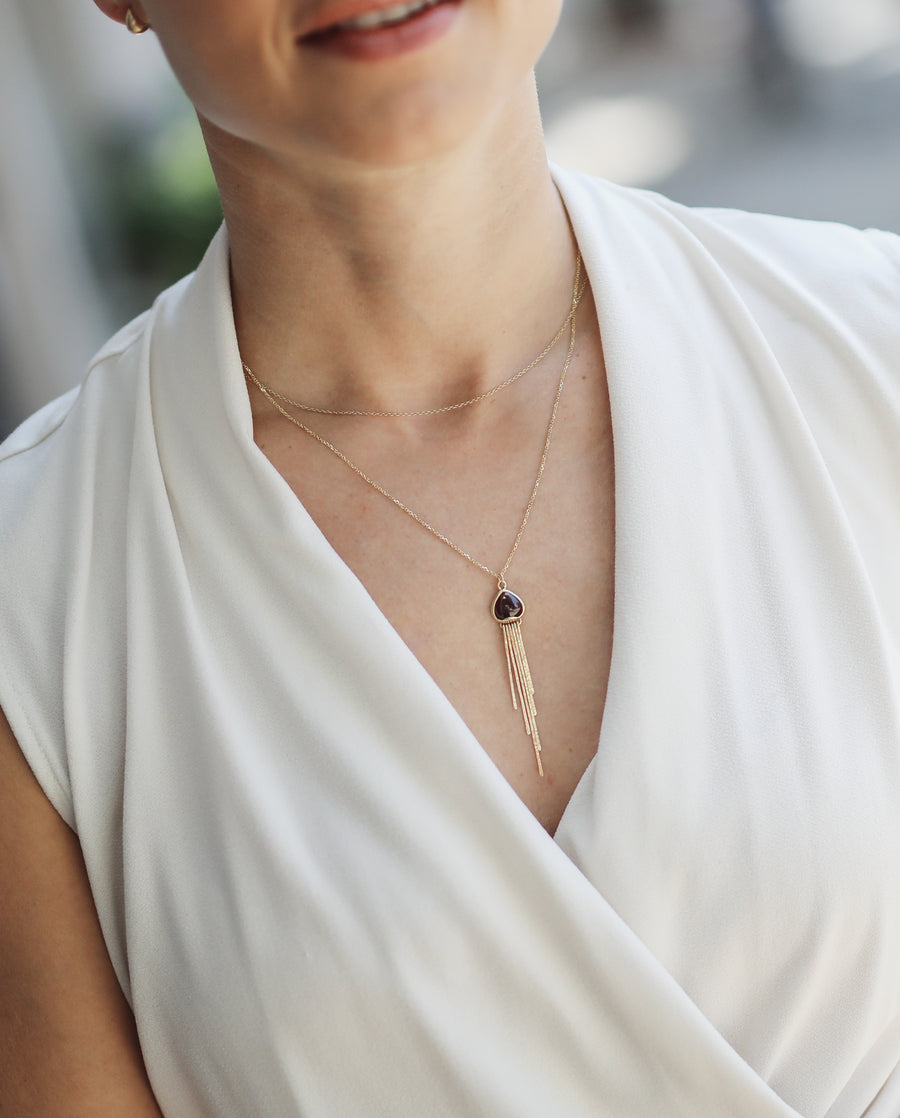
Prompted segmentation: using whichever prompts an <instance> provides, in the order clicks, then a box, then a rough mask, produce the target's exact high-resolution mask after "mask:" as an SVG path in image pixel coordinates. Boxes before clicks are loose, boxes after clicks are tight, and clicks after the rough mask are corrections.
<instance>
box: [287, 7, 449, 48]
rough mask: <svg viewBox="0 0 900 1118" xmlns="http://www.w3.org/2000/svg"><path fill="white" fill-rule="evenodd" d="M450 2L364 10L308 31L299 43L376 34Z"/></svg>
mask: <svg viewBox="0 0 900 1118" xmlns="http://www.w3.org/2000/svg"><path fill="white" fill-rule="evenodd" d="M453 2H454V0H407V2H406V3H399V4H392V5H391V6H390V7H385V8H379V9H377V10H375V11H369V12H363V13H362V14H361V15H358V16H354V17H353V18H352V19H345V20H341V21H340V22H338V23H333V24H331V25H330V26H328V27H323V28H320V29H319V30H317V31H311V32H310V33H309V34H307V35H304V36H303V37H302V39H301V42H304V43H309V44H310V45H315V44H317V43H321V42H323V41H327V40H329V39H335V38H341V37H350V36H352V37H356V36H367V35H376V34H377V33H378V32H380V31H390V30H392V29H394V28H401V27H403V26H404V25H406V24H410V23H412V22H414V21H415V20H417V19H419V18H421V17H422V16H425V15H427V13H429V12H430V11H431V10H432V9H433V8H436V7H438V6H440V5H443V4H448V3H453Z"/></svg>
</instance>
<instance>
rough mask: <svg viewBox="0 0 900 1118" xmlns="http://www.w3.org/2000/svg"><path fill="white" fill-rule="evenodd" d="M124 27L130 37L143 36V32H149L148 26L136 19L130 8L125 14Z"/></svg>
mask: <svg viewBox="0 0 900 1118" xmlns="http://www.w3.org/2000/svg"><path fill="white" fill-rule="evenodd" d="M125 26H126V27H127V28H128V30H129V31H130V32H131V34H132V35H143V34H144V32H145V31H149V30H150V24H149V23H144V21H143V20H141V19H138V17H137V16H136V15H135V14H134V12H133V11H132V10H131V8H129V9H128V11H127V12H126V13H125Z"/></svg>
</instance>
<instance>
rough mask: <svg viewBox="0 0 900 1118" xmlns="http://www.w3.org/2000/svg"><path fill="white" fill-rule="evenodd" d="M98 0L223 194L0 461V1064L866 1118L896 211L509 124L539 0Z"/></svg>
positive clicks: (362, 1103)
mask: <svg viewBox="0 0 900 1118" xmlns="http://www.w3.org/2000/svg"><path fill="white" fill-rule="evenodd" d="M97 2H98V3H99V4H100V6H101V8H102V9H103V10H104V11H105V12H106V13H107V14H108V15H109V16H111V17H112V18H114V19H117V20H119V21H120V22H126V21H127V23H128V25H129V27H130V29H131V30H133V31H138V32H139V31H142V30H145V29H146V28H147V27H148V26H149V27H152V28H153V30H154V32H155V33H156V34H158V35H159V37H160V40H161V42H162V45H163V47H164V49H165V50H166V52H167V54H168V56H169V59H170V61H171V63H172V65H173V67H174V69H175V71H176V73H177V75H178V76H179V78H180V80H181V81H182V83H183V84H184V86H185V89H186V90H187V92H188V94H189V95H190V97H191V98H192V100H193V102H194V104H195V106H196V108H197V111H198V113H199V116H200V119H201V123H202V126H203V130H204V135H205V138H206V141H207V145H208V147H209V151H210V156H211V159H212V162H213V166H214V169H215V172H216V176H217V179H218V182H219V187H220V190H221V195H222V202H223V207H224V211H225V217H226V222H225V224H226V228H227V235H226V233H225V231H224V230H223V232H221V233H220V234H219V236H218V237H217V238H216V240H215V241H214V242H213V245H212V246H211V248H210V250H209V252H208V254H207V256H206V258H205V260H204V261H203V263H202V264H201V266H200V268H199V270H198V272H197V273H196V274H195V275H194V276H193V277H190V278H188V279H187V280H185V281H183V282H182V283H181V284H179V285H177V286H176V287H175V288H174V289H172V290H171V291H170V292H167V293H165V294H164V295H163V296H162V297H161V299H160V300H159V301H158V302H157V304H156V306H155V307H154V308H153V310H152V311H151V312H150V313H149V314H148V315H145V316H143V317H142V318H141V319H139V320H137V321H136V322H135V323H133V324H132V325H131V326H129V327H127V328H126V329H125V330H124V331H123V332H122V333H121V334H120V335H118V336H117V337H116V338H115V339H113V341H112V342H110V343H109V345H108V346H107V347H105V349H104V350H103V351H102V352H101V354H100V355H98V358H97V359H96V360H95V362H94V363H93V365H92V367H91V369H90V371H89V373H88V376H87V378H86V380H85V382H84V385H83V386H82V388H81V390H80V391H79V392H77V393H75V394H72V395H70V396H69V397H66V398H64V399H63V400H62V401H58V402H57V403H56V404H54V405H51V406H50V407H49V408H48V409H45V411H44V412H42V413H40V414H39V415H38V416H36V417H35V418H34V419H32V420H31V421H30V422H29V423H27V424H26V425H25V426H24V427H23V428H21V429H20V430H19V432H17V433H16V434H14V435H13V436H12V438H11V439H10V440H8V442H7V444H6V446H5V448H4V451H3V458H2V461H0V487H2V492H3V494H4V497H3V511H2V517H3V531H2V533H0V541H2V542H0V562H2V565H3V570H4V573H5V577H4V587H3V590H2V594H0V618H2V625H3V631H4V633H5V648H6V649H7V650H8V652H7V655H5V657H4V658H3V660H2V661H0V706H2V708H3V710H4V711H5V713H6V716H7V718H8V720H9V728H8V729H7V731H6V736H5V740H4V748H3V750H2V752H0V758H2V773H0V835H2V840H3V850H4V857H3V861H2V868H0V875H2V881H3V889H4V896H5V897H6V902H5V904H4V905H3V906H2V916H0V943H2V958H3V960H4V965H3V985H2V997H3V1002H4V1014H3V1018H2V1020H3V1024H2V1026H0V1029H2V1032H0V1036H2V1040H3V1043H2V1045H0V1051H2V1061H3V1063H2V1065H0V1066H2V1074H3V1092H2V1098H3V1103H2V1106H4V1107H5V1108H6V1111H8V1112H9V1113H14V1114H17V1115H22V1114H33V1115H51V1114H52V1115H58V1114H60V1113H65V1114H66V1115H72V1116H77V1115H81V1114H84V1115H88V1114H90V1115H92V1116H93V1115H105V1114H109V1115H114V1114H115V1115H119V1114H128V1115H135V1116H143V1115H158V1114H160V1113H162V1114H165V1115H166V1116H167V1118H195V1116H197V1118H199V1116H204V1118H205V1116H216V1118H219V1116H226V1115H227V1116H237V1115H241V1116H244V1115H246V1116H254V1118H256V1116H259V1115H278V1116H282V1115H284V1116H294V1115H303V1116H304V1118H310V1116H328V1118H334V1116H336V1115H340V1116H342V1118H344V1116H347V1118H353V1116H366V1118H371V1116H374V1115H391V1116H403V1115H416V1116H421V1115H429V1116H451V1115H452V1116H461V1115H467V1116H468V1115H487V1116H491V1118H499V1116H510V1118H524V1116H537V1115H541V1116H546V1115H548V1114H554V1115H565V1116H566V1118H581V1116H588V1115H590V1116H595V1115H598V1114H603V1115H610V1116H614V1118H618V1116H622V1118H625V1116H628V1118H636V1116H644V1115H651V1114H652V1115H656V1114H666V1115H670V1116H675V1115H678V1116H685V1118H688V1116H690V1118H696V1116H697V1115H701V1114H702V1115H725V1114H727V1115H729V1116H740V1118H744V1116H746V1118H750V1116H752V1118H768V1116H772V1118H776V1116H777V1118H789V1116H790V1118H795V1116H796V1115H803V1116H805V1118H812V1116H823V1115H825V1114H828V1115H829V1118H844V1116H848V1118H849V1116H854V1118H858V1116H859V1115H862V1114H866V1115H868V1116H869V1118H881V1116H888V1115H890V1116H891V1118H896V1115H897V1114H898V1113H900V1072H898V1070H897V1069H898V1066H900V952H898V951H897V950H896V944H897V942H898V938H900V895H898V889H897V881H898V880H900V823H898V819H900V813H898V811H897V804H898V794H900V764H898V761H900V731H898V723H900V717H898V715H900V667H898V643H900V592H898V581H897V579H896V577H895V572H894V567H895V564H894V562H893V556H895V555H896V554H898V553H900V503H898V502H897V501H896V499H895V498H896V484H897V478H898V477H900V451H898V447H900V438H898V436H900V377H898V375H897V371H896V353H897V345H898V341H900V328H898V325H897V317H896V305H897V297H898V295H900V266H898V265H900V245H898V242H897V240H896V239H895V238H894V237H892V236H890V235H888V234H874V233H871V234H862V233H857V232H855V231H852V230H848V229H843V228H839V227H824V226H815V225H807V224H805V223H800V222H790V221H784V220H778V219H767V218H758V217H751V216H747V215H740V214H731V213H701V212H691V211H687V210H684V209H683V208H681V207H678V206H676V205H674V204H672V203H669V202H667V201H665V200H663V199H660V198H657V197H654V196H651V195H645V194H641V193H639V192H631V191H626V190H620V189H617V188H613V187H611V186H609V185H605V184H602V183H597V182H592V181H590V180H588V179H585V178H583V177H581V176H577V175H573V174H571V173H566V172H563V171H559V170H553V171H551V170H550V168H548V166H547V161H546V157H545V154H544V150H543V146H542V140H541V131H540V121H539V115H538V107H537V103H536V98H535V90H534V82H533V78H532V73H531V69H532V66H533V64H534V62H535V60H536V58H537V57H538V55H539V53H540V51H541V49H542V47H543V45H544V43H545V42H546V40H547V38H548V37H549V35H550V33H551V30H552V27H553V25H554V22H555V20H556V18H557V16H558V8H559V4H558V2H554V0H529V2H527V3H525V2H523V0H440V2H438V3H426V4H419V3H416V4H403V5H393V6H392V5H390V4H387V5H386V4H384V3H379V0H295V2H290V3H288V2H287V0H254V2H253V3H248V2H247V0H194V2H193V3H192V4H189V5H187V4H183V3H181V2H180V0H145V2H144V3H141V4H134V5H132V7H131V8H127V7H126V5H125V4H124V3H122V2H120V0H97ZM385 413H387V414H385ZM614 446H615V462H614V456H613V448H614ZM614 465H615V470H614ZM614 572H615V579H614ZM523 603H525V604H527V614H526V613H524V612H523ZM614 605H615V609H614ZM614 613H615V618H614V617H613V614H614ZM613 630H615V648H614V649H613V639H612V638H613ZM607 683H609V688H608V691H609V694H608V697H607ZM532 687H533V691H532ZM601 720H602V733H601ZM598 740H599V748H598ZM26 759H27V760H26ZM76 836H77V837H76Z"/></svg>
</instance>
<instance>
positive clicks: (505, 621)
mask: <svg viewBox="0 0 900 1118" xmlns="http://www.w3.org/2000/svg"><path fill="white" fill-rule="evenodd" d="M585 287H586V282H585V283H582V282H581V256H580V255H579V257H578V260H577V262H576V265H575V283H574V285H573V288H572V305H571V309H570V311H569V314H568V316H567V318H566V321H565V323H564V326H565V325H568V327H569V346H568V350H567V351H566V359H565V362H564V363H563V368H562V373H561V374H560V377H559V383H558V384H557V386H556V395H555V396H554V398H553V407H552V409H551V411H550V419H549V421H548V423H547V434H546V436H545V438H544V448H543V451H542V452H541V460H540V462H539V464H538V469H537V476H536V477H535V479H534V485H532V487H531V495H530V496H529V498H528V503H527V504H526V506H525V511H524V513H523V514H522V522H521V523H520V525H519V530H518V532H516V538H515V540H513V545H512V548H511V549H510V552H509V554H508V555H507V557H506V561H505V562H504V564H503V566H502V567H501V568H500V570H499V571H495V570H493V569H492V568H491V567H489V566H488V565H487V564H486V563H482V562H480V560H478V559H476V558H474V556H472V555H470V554H469V552H468V551H465V550H464V549H463V548H462V547H460V546H459V544H457V543H454V541H453V540H451V539H450V538H449V537H448V536H445V535H444V533H443V532H441V531H439V530H438V529H437V528H435V527H434V526H433V525H431V524H429V523H428V521H427V520H425V518H424V517H422V516H420V515H419V514H418V513H417V512H416V511H415V510H414V509H411V508H410V507H409V505H407V504H404V502H403V501H401V500H400V498H399V497H395V496H394V494H393V493H390V492H388V490H387V489H385V488H384V486H382V485H379V484H378V482H377V481H375V479H374V478H371V477H369V475H368V474H367V473H365V472H364V471H363V470H362V469H360V467H359V466H357V465H356V463H355V462H353V461H352V460H351V459H350V458H348V457H347V455H346V454H344V452H343V451H342V450H339V449H338V448H337V447H336V446H335V445H334V443H331V442H329V441H328V439H326V438H324V436H322V435H320V434H318V432H316V431H314V430H313V429H312V428H311V427H307V425H306V424H305V423H303V422H302V421H301V420H299V419H298V418H297V417H296V416H295V415H291V413H290V412H289V411H287V409H286V408H285V407H284V406H283V404H282V403H281V402H280V401H281V400H282V399H284V398H283V397H281V396H279V395H278V394H277V393H275V392H274V391H273V390H272V389H271V388H269V387H268V385H265V384H263V382H262V381H261V380H259V379H258V378H257V376H256V374H255V373H254V372H253V371H252V370H251V369H250V368H248V366H247V365H244V366H243V368H244V374H245V376H246V378H247V379H248V380H250V381H251V382H252V383H253V384H254V385H255V386H256V387H257V389H259V391H260V392H261V393H262V395H263V396H265V398H266V399H267V400H268V401H269V403H270V404H271V405H272V407H273V408H275V410H276V411H277V412H279V413H280V414H281V415H282V416H284V418H285V419H287V420H288V421H289V422H291V423H293V424H294V426H296V427H299V428H300V430H301V431H303V432H305V433H306V434H307V435H309V436H310V438H312V439H315V441H316V442H317V443H319V445H320V446H323V447H325V449H326V450H329V451H330V452H331V453H332V454H333V455H334V456H335V457H336V458H338V459H340V461H341V462H343V463H344V465H345V466H348V467H349V468H350V469H351V470H352V471H353V472H354V473H355V474H356V476H357V477H358V478H360V479H361V480H362V481H364V482H365V483H366V485H369V486H371V488H372V489H374V490H375V492H376V493H380V494H381V496H382V497H386V498H387V499H388V500H389V501H390V502H391V503H392V504H394V505H396V506H397V508H398V509H400V510H401V511H402V512H405V513H406V515H407V516H409V517H411V518H412V519H413V520H414V521H415V522H416V523H417V524H419V525H421V527H423V528H424V529H425V530H426V531H427V532H430V533H431V535H432V536H434V537H435V539H438V540H440V541H441V543H443V544H446V545H447V547H449V548H450V549H451V550H453V551H455V552H456V554H457V555H459V556H461V557H462V558H463V559H465V560H467V561H468V562H469V563H471V564H472V565H473V566H475V567H477V568H478V569H479V570H480V571H484V573H485V574H487V575H490V576H491V578H494V579H496V580H497V593H496V595H495V596H494V599H493V601H492V603H491V616H492V617H493V618H494V620H495V621H496V622H498V623H499V625H500V630H501V632H502V634H503V646H504V650H505V652H506V669H507V673H508V675H509V691H510V697H511V699H512V705H513V709H514V710H520V709H521V712H522V719H523V721H524V723H525V732H526V733H527V734H528V735H529V737H530V738H531V744H532V746H533V748H534V759H535V761H536V762H537V770H538V775H539V776H541V777H542V776H543V775H544V766H543V763H542V761H541V737H540V733H539V732H538V724H537V708H536V706H535V701H534V682H533V680H532V678H531V669H530V668H529V666H528V657H527V656H526V655H525V644H524V642H523V639H522V618H523V617H524V616H525V603H524V601H523V600H522V598H521V597H520V596H519V595H518V594H516V593H514V592H513V591H512V590H510V589H509V587H508V586H507V583H506V574H507V571H508V570H509V567H510V564H511V563H512V561H513V559H514V558H515V555H516V552H517V551H518V550H519V544H520V543H521V541H522V536H523V535H524V534H525V528H526V526H527V525H528V520H529V518H530V516H531V510H532V509H533V508H534V502H535V500H536V499H537V495H538V490H539V489H540V487H541V481H542V479H543V476H544V467H545V466H546V464H547V456H548V454H549V453H550V441H551V439H552V438H553V427H554V425H555V423H556V415H557V412H558V411H559V401H560V399H561V397H562V391H563V387H564V385H565V383H566V374H567V373H568V371H569V365H570V364H571V362H572V355H573V353H574V352H575V312H576V311H577V310H578V304H579V303H580V301H581V297H582V295H583V294H584V289H585ZM557 340H558V339H557ZM519 375H521V374H519ZM501 387H503V386H502V385H499V386H498V387H497V388H496V389H494V390H493V391H499V389H500V388H501ZM491 394H492V393H485V394H484V396H482V397H478V399H484V398H485V397H486V396H488V395H491ZM471 402H475V401H471ZM464 406H465V404H459V405H455V407H464ZM453 409H454V405H451V406H450V407H449V408H438V409H435V411H434V412H423V413H410V414H435V413H436V412H441V411H450V410H453ZM337 414H360V413H337ZM363 414H368V413H363Z"/></svg>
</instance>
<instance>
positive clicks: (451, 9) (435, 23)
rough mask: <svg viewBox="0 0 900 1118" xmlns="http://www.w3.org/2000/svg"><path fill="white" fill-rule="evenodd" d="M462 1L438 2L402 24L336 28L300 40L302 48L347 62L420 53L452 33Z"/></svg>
mask: <svg viewBox="0 0 900 1118" xmlns="http://www.w3.org/2000/svg"><path fill="white" fill-rule="evenodd" d="M461 3H462V0H438V3H437V4H433V5H432V6H431V7H428V8H423V9H422V10H421V11H418V12H414V13H413V14H412V15H409V16H407V17H406V18H405V19H403V20H401V21H399V22H398V23H389V24H383V25H382V26H381V27H371V28H361V27H341V26H337V25H332V26H331V27H326V28H324V29H323V30H321V31H314V32H311V33H310V34H308V35H304V36H302V37H301V38H300V40H299V41H300V45H301V46H303V47H308V48H311V49H313V50H317V51H324V52H326V53H329V54H339V55H342V56H343V57H345V58H353V59H359V60H377V59H381V58H393V57H395V56H396V55H398V54H406V53H407V52H408V51H413V50H418V49H419V48H420V47H424V46H426V45H427V44H429V43H431V42H434V40H435V39H438V38H440V36H441V35H444V34H445V33H446V32H447V31H449V29H450V27H451V26H452V25H453V23H454V22H455V20H456V17H457V15H458V12H459V8H460V5H461Z"/></svg>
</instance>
